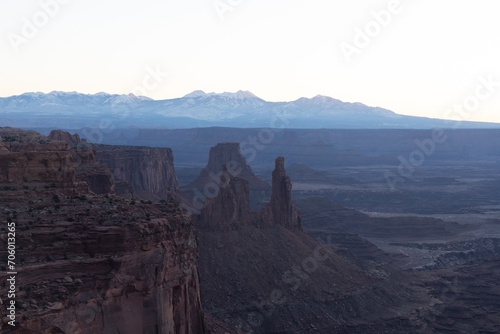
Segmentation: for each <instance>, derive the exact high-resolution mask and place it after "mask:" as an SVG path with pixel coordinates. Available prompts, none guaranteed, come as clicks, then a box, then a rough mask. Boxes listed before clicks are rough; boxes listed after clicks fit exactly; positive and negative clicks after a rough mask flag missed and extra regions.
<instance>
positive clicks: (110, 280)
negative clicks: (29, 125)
mask: <svg viewBox="0 0 500 334" xmlns="http://www.w3.org/2000/svg"><path fill="white" fill-rule="evenodd" d="M0 138H1V140H0V143H1V144H0V163H1V165H0V166H1V168H0V186H1V187H0V203H1V204H0V220H2V221H4V222H14V223H15V225H16V270H17V272H18V274H17V276H16V282H17V287H18V289H17V291H16V298H15V303H16V304H15V305H16V320H15V321H16V327H12V326H10V325H8V324H7V321H8V320H9V319H8V318H7V317H6V315H7V314H6V308H5V307H2V308H1V310H0V317H1V318H2V322H1V323H0V331H1V332H2V333H68V334H69V333H71V334H73V333H89V334H90V333H125V334H127V333H130V334H136V333H152V334H157V333H162V334H177V333H192V334H199V333H208V330H207V328H206V325H205V320H204V314H203V311H202V308H201V302H200V288H199V277H198V267H197V263H198V250H197V242H196V234H195V230H194V228H193V226H192V224H191V220H190V218H189V217H188V216H187V215H186V214H185V212H184V211H183V210H182V209H180V205H179V203H177V202H176V201H175V200H174V199H172V198H170V199H169V200H167V201H162V202H161V203H158V204H152V203H151V202H144V201H141V202H136V201H135V200H131V199H126V198H122V197H119V196H116V195H115V194H113V193H111V192H108V193H104V192H105V190H106V189H110V188H109V187H108V188H105V187H104V186H103V188H102V189H101V190H102V193H96V192H95V191H92V189H91V188H93V187H91V186H90V185H89V184H88V183H87V181H88V180H97V179H99V175H101V176H102V175H109V176H111V173H110V172H109V171H108V174H106V173H104V174H102V173H103V172H105V171H106V170H107V169H106V168H105V167H104V166H102V165H100V164H99V163H98V162H96V161H95V152H94V151H93V150H92V149H89V150H87V149H82V148H79V149H76V148H75V147H74V146H73V145H71V147H70V145H69V144H68V143H66V142H63V141H60V140H49V139H48V138H46V137H43V136H40V135H39V134H37V133H34V132H28V131H22V130H15V129H8V128H7V129H6V128H0ZM57 139H61V138H57ZM98 166H100V167H98ZM20 167H22V168H20ZM19 170H20V171H19ZM79 171H80V172H79ZM83 171H84V172H85V173H86V174H85V176H81V180H79V176H78V175H82V174H81V173H82V172H83ZM93 171H94V172H96V173H97V176H98V177H97V178H94V176H96V175H93V174H92V172H93ZM85 178H87V181H83V180H84V179H85ZM109 180H112V178H110V179H109ZM98 183H99V184H101V183H100V182H98ZM104 185H105V184H104ZM101 186H102V184H101ZM68 190H70V191H68ZM0 249H2V254H3V255H2V256H5V258H6V254H5V253H4V251H3V250H5V249H7V233H2V234H1V235H0ZM4 269H5V268H3V269H2V271H1V272H0V281H2V282H6V279H7V276H6V270H4ZM7 290H8V287H7V285H6V284H3V285H1V286H0V296H1V298H2V299H4V300H2V302H3V303H4V304H5V302H7V300H5V298H6V296H7Z"/></svg>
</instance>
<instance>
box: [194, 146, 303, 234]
mask: <svg viewBox="0 0 500 334" xmlns="http://www.w3.org/2000/svg"><path fill="white" fill-rule="evenodd" d="M218 146H219V145H218ZM222 147H229V149H230V150H232V148H231V146H229V145H226V146H222ZM214 151H215V150H214ZM220 155H222V156H225V154H223V153H222V154H220ZM215 160H216V159H215V158H214V161H215ZM212 164H215V163H213V162H212ZM209 165H210V163H209ZM250 171H251V170H250ZM219 178H220V179H219V182H218V184H217V189H218V193H217V196H215V197H213V198H209V199H207V200H206V201H205V203H204V204H203V207H202V209H201V211H200V213H199V214H197V215H194V224H195V225H196V227H197V228H199V229H202V230H204V229H206V230H213V231H217V230H218V231H223V230H227V229H235V228H238V227H241V226H244V225H247V224H252V225H254V226H257V227H266V226H272V225H280V226H283V227H285V228H287V229H297V230H302V219H301V217H300V213H299V212H298V211H297V210H296V208H295V205H294V204H293V202H292V184H291V182H290V178H289V177H288V176H286V172H285V167H284V158H282V157H279V158H277V159H276V168H275V170H274V172H273V186H272V194H271V201H270V203H268V204H267V205H265V206H264V207H263V208H262V210H261V211H260V213H256V212H253V211H252V210H251V208H250V195H249V182H248V180H245V179H243V178H240V177H235V176H233V175H231V173H230V172H229V170H228V168H227V167H226V165H223V166H222V173H221V174H220V176H219Z"/></svg>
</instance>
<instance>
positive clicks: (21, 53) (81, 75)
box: [0, 0, 500, 122]
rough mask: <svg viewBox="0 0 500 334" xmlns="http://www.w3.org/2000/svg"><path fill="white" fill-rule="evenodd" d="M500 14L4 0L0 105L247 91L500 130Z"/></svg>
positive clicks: (411, 1)
mask: <svg viewBox="0 0 500 334" xmlns="http://www.w3.org/2000/svg"><path fill="white" fill-rule="evenodd" d="M499 12H500V3H499V2H498V0H476V1H471V0H438V1H436V0H434V1H431V0H401V1H375V0H356V1H335V0H307V1H305V0H303V1H298V0H274V1H270V0H266V1H264V0H188V1H181V0H143V1H137V0H136V1H130V0H64V1H63V0H41V1H30V0H22V1H19V0H2V1H1V2H0V31H1V39H0V41H1V42H0V50H1V53H0V56H1V63H0V80H1V85H0V96H10V95H15V94H21V93H23V92H30V91H42V92H50V91H52V90H62V91H78V92H82V93H97V92H100V91H104V92H108V93H129V92H133V91H135V92H137V91H141V89H142V90H143V91H146V93H147V94H146V95H147V96H149V97H151V98H154V99H164V98H174V97H180V96H183V95H185V94H187V93H189V92H191V91H193V90H197V89H201V90H204V91H206V92H212V91H215V92H223V91H237V90H240V89H241V90H250V91H252V92H253V93H254V94H256V95H257V96H259V97H261V98H263V99H265V100H268V101H291V100H295V99H297V98H299V97H302V96H305V97H313V96H315V95H317V94H322V95H328V96H331V97H334V98H337V99H340V100H343V101H349V102H362V103H365V104H368V105H371V106H380V107H384V108H387V109H391V110H393V111H395V112H397V113H401V114H408V115H421V116H429V117H436V118H458V119H464V120H481V121H496V122H500V33H499V31H500V19H499V18H498V13H499ZM376 13H378V14H376ZM387 13H389V14H390V17H389V15H387ZM155 71H158V72H160V74H158V75H156V80H154V78H153V76H151V74H150V73H151V72H155ZM165 73H168V75H165ZM485 82H486V83H485ZM488 82H489V83H488ZM496 82H498V84H497V83H496ZM138 87H139V88H141V89H138ZM457 104H458V105H464V104H465V107H466V112H462V113H459V112H450V108H454V106H455V105H457Z"/></svg>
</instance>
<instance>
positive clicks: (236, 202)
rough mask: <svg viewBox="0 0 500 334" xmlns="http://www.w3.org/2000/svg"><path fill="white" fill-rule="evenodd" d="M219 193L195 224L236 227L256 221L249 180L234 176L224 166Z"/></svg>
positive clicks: (218, 228) (204, 226) (213, 226)
mask: <svg viewBox="0 0 500 334" xmlns="http://www.w3.org/2000/svg"><path fill="white" fill-rule="evenodd" d="M219 187H220V189H219V193H218V195H217V196H216V197H215V198H211V199H208V200H207V202H206V203H205V205H204V207H203V208H202V210H201V213H200V214H199V215H196V216H195V218H194V224H195V226H196V227H197V228H199V229H201V230H207V229H208V230H227V229H231V228H232V229H234V228H237V227H238V226H241V225H242V224H245V223H250V222H254V221H256V218H257V217H256V216H257V215H256V213H255V212H252V210H251V209H250V199H249V187H248V181H247V180H245V179H242V178H239V177H234V176H232V175H231V174H229V172H228V171H227V168H226V166H225V165H224V166H223V173H222V175H221V181H220V183H219Z"/></svg>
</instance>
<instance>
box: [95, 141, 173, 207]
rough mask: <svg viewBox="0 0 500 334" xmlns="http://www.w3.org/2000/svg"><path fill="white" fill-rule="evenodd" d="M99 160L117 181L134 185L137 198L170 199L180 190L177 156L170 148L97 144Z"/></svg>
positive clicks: (132, 186)
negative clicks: (175, 160)
mask: <svg viewBox="0 0 500 334" xmlns="http://www.w3.org/2000/svg"><path fill="white" fill-rule="evenodd" d="M93 147H94V148H95V149H96V151H97V156H96V159H97V161H99V162H101V163H102V164H104V165H106V166H107V167H108V168H109V170H110V171H111V173H112V174H113V176H114V177H115V179H116V180H123V181H126V182H128V183H129V184H130V186H131V188H132V189H133V196H135V197H137V198H144V199H166V198H167V197H168V195H169V194H172V193H174V192H177V191H178V190H179V183H178V181H177V176H176V175H175V169H174V156H173V154H172V150H171V149H169V148H151V147H134V146H110V145H94V146H93Z"/></svg>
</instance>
